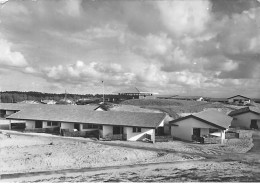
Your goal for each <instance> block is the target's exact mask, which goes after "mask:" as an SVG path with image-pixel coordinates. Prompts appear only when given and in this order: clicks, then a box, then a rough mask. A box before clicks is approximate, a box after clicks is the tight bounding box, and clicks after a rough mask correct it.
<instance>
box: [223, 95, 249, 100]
mask: <svg viewBox="0 0 260 189" xmlns="http://www.w3.org/2000/svg"><path fill="white" fill-rule="evenodd" d="M238 96H240V97H243V98H246V99H250V98H248V97H245V96H242V95H236V96H231V97H229V98H227V99H230V98H234V97H238Z"/></svg>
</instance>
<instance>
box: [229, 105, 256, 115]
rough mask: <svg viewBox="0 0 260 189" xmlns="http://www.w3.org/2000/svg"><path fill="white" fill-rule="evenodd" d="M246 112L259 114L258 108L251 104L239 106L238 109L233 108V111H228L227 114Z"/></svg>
mask: <svg viewBox="0 0 260 189" xmlns="http://www.w3.org/2000/svg"><path fill="white" fill-rule="evenodd" d="M247 112H252V113H255V114H258V115H260V109H259V108H257V107H253V106H248V107H245V108H240V109H238V110H234V111H232V112H230V113H229V114H228V115H229V116H236V115H240V114H244V113H247Z"/></svg>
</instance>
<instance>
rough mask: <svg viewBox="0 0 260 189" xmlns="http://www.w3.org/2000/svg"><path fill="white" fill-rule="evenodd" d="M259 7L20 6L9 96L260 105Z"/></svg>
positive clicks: (2, 42)
mask: <svg viewBox="0 0 260 189" xmlns="http://www.w3.org/2000/svg"><path fill="white" fill-rule="evenodd" d="M5 1H6V0H0V2H5ZM259 1H260V0H185V1H184V0H183V1H182V0H176V1H174V0H172V1H162V0H160V1H148V0H143V1H141V0H140V1H138V0H134V1H130V0H124V1H116V0H114V1H105V0H90V1H87V0H56V1H55V0H52V1H51V0H37V1H36V0H32V1H30V0H10V1H8V2H6V3H2V5H0V6H1V7H0V91H6V90H20V91H41V92H58V93H62V92H64V91H65V89H66V90H67V92H69V93H80V94H85V93H102V83H101V81H102V80H103V81H104V82H105V91H106V92H107V93H109V92H113V91H116V90H118V89H121V88H125V87H127V86H137V87H140V88H144V89H148V90H150V91H153V92H158V93H160V94H186V95H204V96H215V97H217V96H219V97H226V96H231V95H235V94H242V95H246V96H249V97H260V84H259V83H260V2H259Z"/></svg>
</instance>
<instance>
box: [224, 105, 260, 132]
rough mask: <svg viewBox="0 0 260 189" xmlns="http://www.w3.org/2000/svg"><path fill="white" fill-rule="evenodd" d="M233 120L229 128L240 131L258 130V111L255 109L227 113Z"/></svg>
mask: <svg viewBox="0 0 260 189" xmlns="http://www.w3.org/2000/svg"><path fill="white" fill-rule="evenodd" d="M229 116H231V117H232V118H233V120H232V122H231V127H235V128H240V129H252V128H260V109H259V108H256V107H252V106H249V107H245V108H241V109H238V110H234V111H232V112H230V113H229Z"/></svg>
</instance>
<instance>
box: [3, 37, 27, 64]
mask: <svg viewBox="0 0 260 189" xmlns="http://www.w3.org/2000/svg"><path fill="white" fill-rule="evenodd" d="M11 48H12V43H10V42H8V41H7V40H5V39H0V65H6V66H14V67H24V66H26V65H27V64H28V63H27V61H26V59H25V58H24V56H23V54H22V53H21V52H17V51H13V50H12V49H11Z"/></svg>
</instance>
